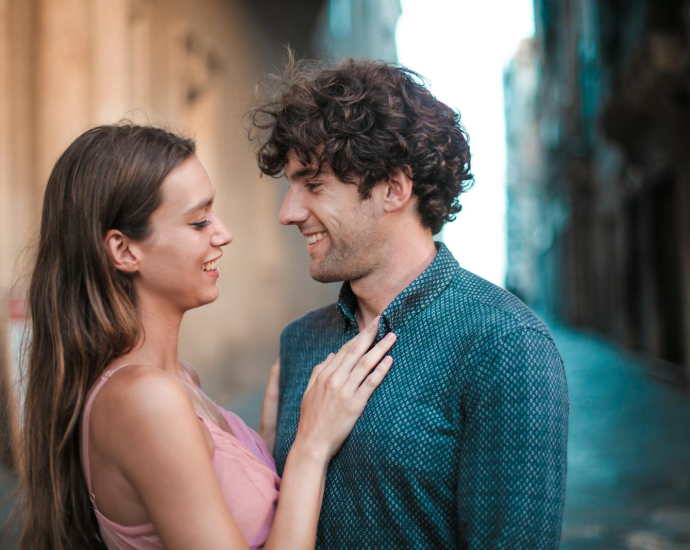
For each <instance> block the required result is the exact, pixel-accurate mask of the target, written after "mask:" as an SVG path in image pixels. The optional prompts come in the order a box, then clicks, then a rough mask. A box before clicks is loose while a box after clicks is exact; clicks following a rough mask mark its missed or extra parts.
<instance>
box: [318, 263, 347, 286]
mask: <svg viewBox="0 0 690 550" xmlns="http://www.w3.org/2000/svg"><path fill="white" fill-rule="evenodd" d="M324 267H325V266H324V265H323V264H322V262H317V261H315V260H312V262H311V264H310V265H309V275H310V276H311V278H312V279H314V280H315V281H318V282H319V283H338V282H342V281H345V280H346V277H344V276H343V275H344V274H343V273H340V272H339V270H335V269H328V268H325V269H324Z"/></svg>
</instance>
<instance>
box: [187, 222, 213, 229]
mask: <svg viewBox="0 0 690 550" xmlns="http://www.w3.org/2000/svg"><path fill="white" fill-rule="evenodd" d="M210 223H211V222H210V221H208V220H203V221H200V222H194V223H190V224H189V225H192V226H194V228H196V229H203V228H204V227H206V226H207V225H208V224H210Z"/></svg>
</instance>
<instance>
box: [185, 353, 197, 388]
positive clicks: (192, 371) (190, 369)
mask: <svg viewBox="0 0 690 550" xmlns="http://www.w3.org/2000/svg"><path fill="white" fill-rule="evenodd" d="M180 366H181V367H182V368H183V369H184V370H185V371H186V372H187V374H189V376H191V378H192V380H193V381H194V383H195V384H196V385H197V386H199V387H201V378H199V373H198V372H197V370H196V369H195V368H194V367H193V366H192V365H191V364H190V363H187V361H184V360H182V359H180Z"/></svg>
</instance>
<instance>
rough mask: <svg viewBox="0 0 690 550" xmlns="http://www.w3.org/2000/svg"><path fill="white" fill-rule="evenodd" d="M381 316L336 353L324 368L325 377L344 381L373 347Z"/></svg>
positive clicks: (335, 381)
mask: <svg viewBox="0 0 690 550" xmlns="http://www.w3.org/2000/svg"><path fill="white" fill-rule="evenodd" d="M379 318H380V317H377V318H376V319H374V321H373V322H371V323H370V324H369V325H368V326H367V327H366V328H365V329H364V330H363V331H361V332H360V333H359V334H358V335H357V336H355V337H354V338H353V339H352V340H350V341H349V342H347V343H346V344H344V345H343V347H341V348H340V349H339V350H338V353H336V354H335V357H334V358H333V361H331V363H330V365H328V367H327V368H325V369H324V370H323V375H324V377H329V378H330V377H335V380H334V382H332V383H338V382H340V383H344V382H345V380H346V379H347V376H348V375H349V374H350V371H352V369H353V368H354V366H355V365H356V364H357V361H359V360H360V359H361V358H362V356H363V355H364V354H365V353H366V352H367V350H368V349H369V348H370V347H371V344H373V343H374V340H376V335H377V334H378V327H379Z"/></svg>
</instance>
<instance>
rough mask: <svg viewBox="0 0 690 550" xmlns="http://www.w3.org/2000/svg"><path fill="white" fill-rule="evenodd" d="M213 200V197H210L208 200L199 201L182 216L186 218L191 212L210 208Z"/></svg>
mask: <svg viewBox="0 0 690 550" xmlns="http://www.w3.org/2000/svg"><path fill="white" fill-rule="evenodd" d="M214 198H215V195H214V196H213V197H211V198H210V199H203V200H201V201H199V202H198V203H197V204H195V205H194V206H192V207H191V208H190V209H189V210H187V211H186V212H185V213H184V215H185V216H186V215H188V214H191V213H192V212H196V211H197V210H202V209H206V208H208V207H209V206H211V205H212V204H213V199H214Z"/></svg>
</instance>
